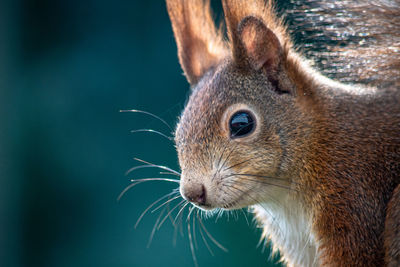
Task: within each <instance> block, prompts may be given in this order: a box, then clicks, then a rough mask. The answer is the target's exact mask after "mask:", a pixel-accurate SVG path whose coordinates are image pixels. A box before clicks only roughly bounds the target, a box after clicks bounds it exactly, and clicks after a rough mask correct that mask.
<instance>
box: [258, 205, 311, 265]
mask: <svg viewBox="0 0 400 267" xmlns="http://www.w3.org/2000/svg"><path fill="white" fill-rule="evenodd" d="M252 208H253V212H254V213H255V215H256V218H257V220H258V221H259V222H260V223H261V225H262V227H263V238H267V239H270V240H271V241H272V245H273V251H274V252H276V251H277V250H278V251H279V252H280V253H281V255H282V260H283V261H284V262H286V263H287V265H288V266H307V267H308V266H318V255H317V244H316V242H315V239H314V237H313V235H312V233H311V227H310V221H309V220H308V218H305V215H304V212H302V211H303V209H302V206H301V205H300V204H299V202H298V201H295V200H289V199H286V200H284V201H282V202H279V203H278V202H272V203H262V204H258V205H254V206H253V207H252Z"/></svg>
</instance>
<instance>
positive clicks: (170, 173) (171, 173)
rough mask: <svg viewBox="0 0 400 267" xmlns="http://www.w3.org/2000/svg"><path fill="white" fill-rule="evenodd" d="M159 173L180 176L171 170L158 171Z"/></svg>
mask: <svg viewBox="0 0 400 267" xmlns="http://www.w3.org/2000/svg"><path fill="white" fill-rule="evenodd" d="M160 174H168V175H175V176H180V175H178V174H176V173H173V172H160Z"/></svg>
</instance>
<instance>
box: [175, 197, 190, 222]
mask: <svg viewBox="0 0 400 267" xmlns="http://www.w3.org/2000/svg"><path fill="white" fill-rule="evenodd" d="M187 205H189V202H186V204H184V205H183V206H182V208H181V209H180V210H179V211H178V214H177V215H176V217H175V220H174V223H175V222H176V219H178V217H179V214H181V212H182V211H183V210H184V209H185V207H186V206H187Z"/></svg>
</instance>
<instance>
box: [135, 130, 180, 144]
mask: <svg viewBox="0 0 400 267" xmlns="http://www.w3.org/2000/svg"><path fill="white" fill-rule="evenodd" d="M142 132H147V133H155V134H158V135H160V136H162V137H165V138H167V139H168V140H169V141H173V137H172V136H167V135H166V134H163V133H162V132H160V131H156V130H153V129H137V130H131V133H142Z"/></svg>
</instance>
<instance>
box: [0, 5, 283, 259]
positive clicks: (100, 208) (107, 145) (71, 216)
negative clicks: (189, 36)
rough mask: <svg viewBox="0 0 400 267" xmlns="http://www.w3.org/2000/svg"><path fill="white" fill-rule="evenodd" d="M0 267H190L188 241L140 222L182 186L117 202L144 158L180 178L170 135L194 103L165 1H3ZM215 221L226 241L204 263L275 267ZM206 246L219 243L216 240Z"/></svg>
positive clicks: (204, 253)
mask: <svg viewBox="0 0 400 267" xmlns="http://www.w3.org/2000/svg"><path fill="white" fill-rule="evenodd" d="M0 38H1V40H0V60H1V63H0V88H1V89H0V104H1V106H0V111H1V114H0V115H1V131H0V140H1V141H0V142H1V143H0V145H1V147H0V164H1V166H0V266H193V261H192V256H191V253H190V249H189V241H188V237H187V234H186V233H185V235H184V236H183V237H182V236H178V239H177V245H176V247H173V245H172V241H173V227H172V226H171V223H170V222H168V221H167V222H166V223H165V224H164V226H163V227H162V228H161V230H160V231H158V232H156V234H155V237H154V240H153V242H152V245H151V246H150V248H146V245H147V242H148V238H149V236H150V233H151V229H152V227H153V225H154V223H155V221H156V218H157V213H155V214H150V215H148V216H146V217H145V218H144V219H143V221H142V223H141V224H140V225H139V227H138V228H137V229H136V230H135V229H134V228H133V226H134V224H135V222H136V220H137V218H138V217H139V215H140V213H141V212H142V211H143V210H144V209H145V208H146V207H147V206H148V205H149V204H150V203H151V202H152V201H154V200H156V199H157V198H158V197H159V196H162V195H163V194H165V193H168V192H170V190H171V189H173V188H174V186H176V185H175V184H173V185H169V184H167V183H163V182H154V183H149V184H142V185H139V186H137V187H136V188H134V189H132V190H131V191H129V192H128V193H127V194H126V195H125V196H124V197H123V198H122V200H121V201H120V202H117V196H118V194H119V193H120V192H121V191H122V190H123V189H124V188H125V187H126V186H127V185H128V184H129V180H130V179H131V178H141V177H152V176H154V175H157V171H156V170H148V169H147V170H140V171H137V172H136V173H134V174H131V175H128V176H125V175H124V173H125V171H126V170H128V169H129V168H130V167H132V166H135V165H138V164H139V163H137V162H135V161H134V160H133V158H134V157H139V158H142V159H145V160H148V161H151V162H154V163H158V164H162V165H168V166H170V167H172V168H174V169H178V165H177V159H176V153H175V150H174V146H173V144H172V143H169V142H168V141H167V140H165V139H163V138H162V137H159V136H157V135H155V134H148V133H135V134H131V133H130V130H132V129H138V128H153V129H157V130H161V131H163V132H165V133H168V132H169V130H168V129H167V128H166V127H164V126H163V125H162V124H161V123H159V122H157V121H156V120H154V119H152V118H151V117H148V116H145V115H142V114H131V113H119V110H120V109H132V108H134V109H143V110H147V111H150V112H153V113H155V114H157V115H159V116H161V117H163V118H164V119H165V120H167V121H168V122H169V123H170V124H172V125H174V124H175V123H176V120H177V116H179V114H180V111H181V110H182V108H183V106H184V103H185V101H186V99H187V97H188V88H189V86H188V84H187V82H186V80H185V78H184V76H183V75H182V71H181V69H180V66H179V64H178V60H177V56H176V45H175V42H174V39H173V35H172V31H171V27H170V23H169V19H168V17H167V13H166V8H165V3H164V1H115V0H114V1H107V0H86V1H81V0H79V1H78V0H68V1H67V0H64V1H61V0H16V1H11V0H10V1H4V0H3V1H1V2H0ZM239 215H240V216H239V219H238V220H235V219H234V218H233V217H230V220H229V221H227V219H226V217H224V218H222V219H220V220H219V221H218V222H215V218H214V219H209V220H207V221H206V225H207V227H208V229H209V231H210V232H211V233H213V235H214V236H215V238H216V239H218V240H219V241H220V242H221V243H222V244H224V245H225V246H226V247H227V248H228V249H229V252H228V253H225V252H223V251H221V250H220V249H218V248H216V247H215V246H213V250H214V253H215V254H216V255H215V256H214V257H213V256H211V255H210V254H209V252H208V250H207V249H206V247H205V246H204V244H203V243H202V241H201V238H199V234H198V243H199V248H198V250H196V255H197V258H198V261H199V266H200V267H202V266H231V267H233V266H268V264H271V262H276V260H272V259H270V256H269V248H267V249H266V251H265V252H264V253H262V249H261V247H258V248H257V243H258V240H259V237H260V230H258V229H256V227H255V223H254V222H252V216H251V215H248V216H249V220H250V227H249V226H248V225H247V223H246V221H245V220H244V217H243V215H242V214H240V213H239ZM209 243H211V242H210V241H209Z"/></svg>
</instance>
